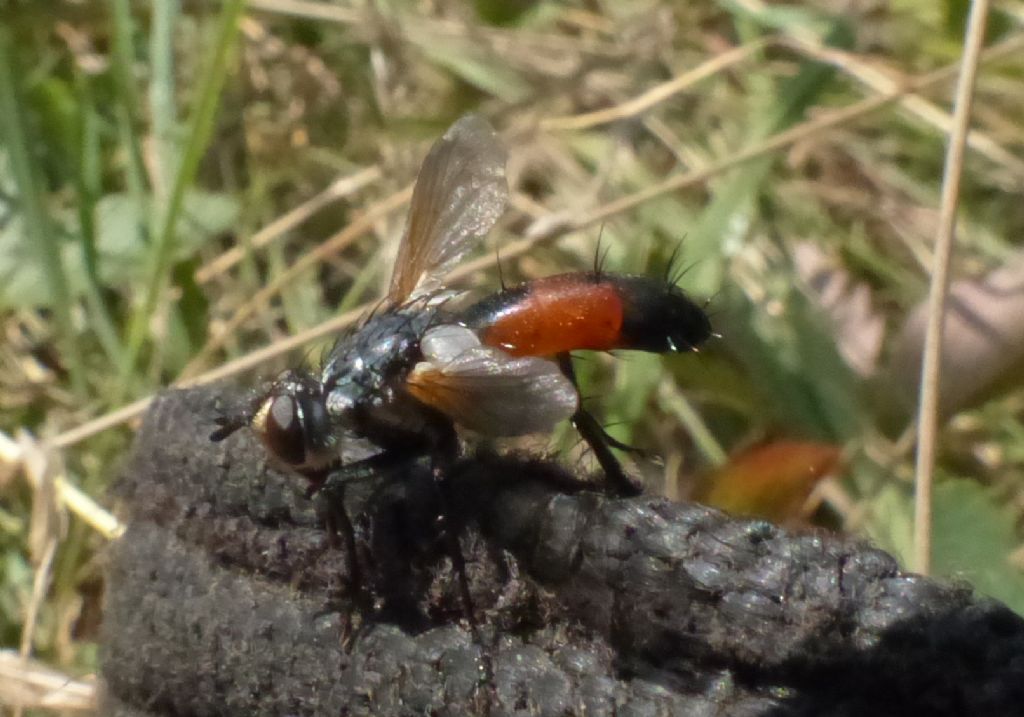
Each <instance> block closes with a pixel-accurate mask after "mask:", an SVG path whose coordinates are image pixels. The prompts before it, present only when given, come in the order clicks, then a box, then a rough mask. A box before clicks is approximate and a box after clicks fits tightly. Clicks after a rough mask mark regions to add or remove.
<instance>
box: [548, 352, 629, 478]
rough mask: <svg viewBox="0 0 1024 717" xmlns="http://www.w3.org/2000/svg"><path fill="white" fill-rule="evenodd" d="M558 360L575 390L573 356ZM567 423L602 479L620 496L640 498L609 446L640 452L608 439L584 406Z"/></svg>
mask: <svg viewBox="0 0 1024 717" xmlns="http://www.w3.org/2000/svg"><path fill="white" fill-rule="evenodd" d="M557 360H558V367H559V368H560V369H562V373H563V374H565V377H566V378H568V379H569V380H570V381H572V385H573V386H575V387H577V389H578V388H579V386H578V384H577V383H576V371H575V369H574V368H573V366H572V357H571V356H570V355H569V354H568V353H560V354H558V356H557ZM570 420H572V425H573V426H575V427H576V430H577V431H579V434H580V436H581V437H582V438H583V440H584V441H586V442H587V445H588V446H590V450H591V451H593V452H594V458H596V459H597V462H598V465H600V466H601V470H602V471H604V475H605V478H606V479H607V480H608V483H609V484H610V485H611V486H612V487H613V488H614V489H615V490H616V492H618V493H619V495H622V496H633V495H640V493H641V492H642V489H641V488H640V486H638V485H637V484H636V482H635V481H633V479H632V478H630V477H629V476H627V475H626V472H625V471H624V470H622V464H621V463H619V459H618V458H616V457H615V455H614V454H613V453H612V451H611V448H610V446H612V447H615V448H618V449H619V450H625V451H630V452H637V453H639V452H640V451H639V449H637V448H634V447H633V446H628V445H626V444H625V443H622V442H621V441H618V440H616V439H615V438H613V437H612V436H609V435H608V432H607V431H605V430H604V428H603V427H602V426H601V424H600V423H598V422H597V419H596V418H594V417H593V416H592V415H591V414H590V413H588V412H587V410H586V409H584V408H583V406H580V407H579V408H577V409H576V413H574V414H573V415H572V418H571V419H570Z"/></svg>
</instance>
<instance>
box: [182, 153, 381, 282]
mask: <svg viewBox="0 0 1024 717" xmlns="http://www.w3.org/2000/svg"><path fill="white" fill-rule="evenodd" d="M380 177H381V171H380V168H379V167H376V166H374V167H367V168H365V169H361V170H359V171H358V172H356V173H355V174H350V175H346V176H344V177H339V178H338V179H336V180H334V181H333V182H331V183H330V184H329V185H328V186H327V189H324V190H323V191H322V192H318V193H317V194H316V195H314V196H312V197H310V198H309V199H307V200H306V201H304V202H303V203H302V204H300V205H299V206H297V207H295V208H294V209H291V210H289V211H287V212H285V213H284V214H283V215H281V216H280V217H278V218H277V219H275V220H274V221H272V222H270V224H268V225H267V226H265V227H263V228H262V229H260V230H259V231H258V232H256V233H255V234H253V235H252V236H251V237H249V240H248V241H246V242H243V243H242V244H240V245H238V246H234V247H232V248H231V249H229V250H227V251H226V252H224V253H223V254H221V255H220V256H218V257H217V258H216V259H214V260H213V261H210V262H207V263H206V264H204V265H202V266H201V267H199V268H198V269H196V274H195V279H196V283H197V284H205V283H207V282H209V281H210V280H212V279H214V278H216V277H217V276H220V275H221V274H224V273H226V272H228V271H229V270H231V269H232V268H233V267H234V266H235V265H237V264H238V263H239V262H240V261H242V259H243V258H244V257H245V255H246V253H248V252H251V251H253V250H254V249H262V248H263V247H265V246H267V245H268V244H270V243H271V242H273V241H275V240H277V239H279V238H280V237H282V236H284V234H285V233H286V232H290V231H291V230H292V229H295V228H296V227H298V226H300V225H301V224H302V223H303V222H305V221H306V220H307V219H309V218H310V217H312V216H313V215H314V214H316V213H317V212H319V211H320V210H321V209H324V208H326V207H329V206H330V205H331V204H333V203H334V202H336V201H338V200H339V199H344V198H345V197H347V196H349V195H351V194H353V193H355V192H358V191H359V190H360V189H362V188H364V187H366V186H367V185H369V184H372V183H373V182H376V181H377V180H378V179H380Z"/></svg>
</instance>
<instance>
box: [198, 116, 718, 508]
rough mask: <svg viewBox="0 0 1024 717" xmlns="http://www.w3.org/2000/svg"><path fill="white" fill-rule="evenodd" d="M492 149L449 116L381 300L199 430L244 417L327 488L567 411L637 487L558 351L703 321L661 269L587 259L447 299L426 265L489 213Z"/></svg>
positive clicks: (448, 264) (687, 336)
mask: <svg viewBox="0 0 1024 717" xmlns="http://www.w3.org/2000/svg"><path fill="white" fill-rule="evenodd" d="M505 160H506V154H505V151H504V149H503V148H502V147H501V145H500V144H499V142H498V139H497V136H496V134H495V132H494V130H493V129H492V128H491V126H490V125H489V124H488V123H487V122H486V121H485V120H483V119H481V118H480V117H478V116H475V115H467V116H465V117H462V118H461V119H459V120H458V121H457V122H455V124H453V125H452V126H451V127H450V128H449V129H448V131H447V132H445V134H444V136H442V137H441V139H439V140H438V141H437V142H436V143H435V144H434V146H433V147H432V148H431V150H430V152H429V153H428V154H427V156H426V158H425V159H424V161H423V165H422V167H421V168H420V171H419V175H418V177H417V180H416V186H415V189H414V191H413V196H412V201H411V206H410V210H409V217H408V221H407V226H406V229H405V235H404V237H403V239H402V242H401V245H400V247H399V252H398V258H397V260H396V262H395V267H394V270H393V274H392V277H391V282H390V285H389V289H388V294H387V297H386V300H385V302H384V305H383V308H382V309H381V310H378V311H377V312H375V313H374V314H372V315H371V316H369V317H368V318H367V319H365V320H364V322H363V323H362V324H361V325H360V326H359V327H358V328H357V329H356V330H355V331H353V332H351V333H349V334H347V335H345V336H343V337H342V338H340V339H339V340H338V341H337V343H336V344H335V345H334V347H333V349H332V350H331V351H330V353H329V354H328V355H327V358H326V360H325V361H324V363H323V366H322V368H321V369H320V370H319V372H311V371H289V372H287V373H285V374H283V375H282V376H280V377H279V378H278V379H277V380H276V381H274V382H272V383H271V384H270V385H269V386H268V387H267V388H266V390H264V391H263V392H262V393H260V394H259V396H258V397H257V399H256V400H255V401H254V402H252V404H251V405H250V406H248V407H247V408H246V409H245V410H242V411H240V412H238V413H235V414H233V415H228V416H225V417H224V418H222V420H221V422H220V423H221V426H220V428H219V429H218V430H217V431H216V432H214V433H213V435H212V436H211V438H212V439H213V440H215V441H220V440H222V439H224V438H226V437H227V436H228V435H230V434H231V433H233V432H234V431H236V430H237V429H239V428H242V427H246V426H247V427H249V428H250V429H252V431H253V432H254V433H255V434H256V435H257V436H258V437H259V438H260V440H261V441H262V443H263V444H264V445H265V446H266V448H267V450H268V451H269V453H270V454H271V455H272V456H273V457H274V458H275V459H277V460H278V461H279V462H281V463H284V464H285V465H286V466H288V467H289V468H291V469H292V470H294V471H295V472H297V473H299V474H301V475H303V476H304V477H305V478H307V479H308V480H309V481H310V493H314V492H316V491H319V490H327V491H328V492H329V493H340V492H342V491H343V489H344V485H345V484H346V483H348V482H350V481H352V480H356V479H360V478H367V477H372V476H375V475H379V474H380V473H381V472H383V471H386V470H387V469H388V468H389V467H394V466H397V465H400V464H402V463H403V462H407V461H409V460H414V459H416V458H419V457H424V456H426V457H428V458H429V460H430V462H431V467H432V470H433V471H434V474H435V477H436V478H438V479H442V478H443V477H444V474H445V472H446V470H447V468H448V467H450V466H451V464H452V462H453V461H454V460H455V459H456V458H457V457H458V452H459V441H458V434H457V428H456V427H461V428H464V429H469V430H472V431H474V432H476V433H479V434H482V435H484V436H493V437H499V436H520V435H526V434H532V433H543V432H547V431H550V430H551V429H552V428H553V427H554V426H555V425H556V424H557V423H558V422H560V421H563V420H565V419H571V420H572V421H573V423H574V425H575V426H576V427H577V429H578V430H579V431H580V434H581V436H582V437H583V438H584V440H585V441H586V442H587V443H588V444H589V446H590V447H591V449H592V450H593V452H594V454H595V456H596V458H597V460H598V461H599V463H600V465H601V467H602V469H603V471H604V472H605V474H606V476H607V478H608V480H609V482H610V484H611V485H613V486H614V487H615V488H616V489H617V490H618V492H620V493H622V494H635V493H637V492H639V490H638V488H637V487H636V485H635V484H634V483H633V481H632V480H631V479H630V478H629V477H628V476H627V475H626V474H625V473H624V471H623V470H622V468H621V466H620V464H619V462H618V460H617V458H616V457H615V456H614V455H613V454H612V452H611V450H610V447H615V448H626V449H628V448H629V447H628V446H624V445H623V444H620V443H618V442H616V441H615V440H614V439H613V438H611V437H610V436H608V434H607V433H605V432H604V430H603V428H602V427H601V426H600V424H599V423H597V421H596V420H595V419H594V418H593V417H592V416H590V414H588V413H587V412H586V411H585V410H584V409H583V408H582V407H581V406H580V396H579V391H578V390H577V387H576V381H575V376H574V373H573V369H572V362H571V359H570V352H571V351H575V350H595V351H607V350H611V349H635V350H640V351H649V352H657V353H663V352H678V351H687V350H696V348H697V347H698V346H699V345H700V344H702V343H703V342H704V341H706V340H707V339H708V338H709V337H710V336H711V335H712V330H711V324H710V322H709V320H708V317H707V315H706V314H705V313H704V311H703V310H702V309H701V307H699V306H698V305H697V304H696V303H694V302H693V301H691V300H690V299H689V298H688V297H687V296H686V295H685V294H684V293H683V292H682V291H681V290H680V289H679V288H678V287H676V286H675V284H674V283H672V282H670V281H667V280H660V279H653V278H648V277H643V276H628V275H622V274H614V273H607V272H604V271H600V270H597V269H595V270H594V271H590V272H575V273H569V274H561V275H558V276H551V277H546V278H542V279H537V280H534V281H528V282H526V283H524V284H521V285H519V286H516V287H511V288H503V289H502V290H501V291H499V292H497V293H494V294H492V295H490V296H487V297H485V298H483V299H481V300H479V301H477V302H475V303H473V304H471V305H469V306H468V307H462V308H454V307H453V304H454V302H452V301H451V300H450V299H451V296H452V294H451V293H450V292H446V291H445V288H444V285H443V283H442V277H443V276H444V275H445V274H446V273H447V272H448V271H450V270H451V269H452V268H453V267H454V266H455V265H456V264H457V263H458V262H459V260H460V259H461V258H462V257H463V256H465V254H466V253H467V252H468V251H470V250H471V249H472V248H473V247H474V246H476V245H477V244H478V243H479V241H480V240H481V239H482V238H483V237H484V236H485V235H486V234H487V232H488V231H490V229H491V228H492V227H493V226H494V224H495V223H496V222H497V221H498V219H499V217H501V215H502V214H503V212H504V210H505V204H506V201H507V198H508V185H507V182H506V179H505ZM352 439H362V440H364V441H368V442H369V443H370V444H372V445H373V446H374V447H375V452H374V453H372V454H371V455H370V456H369V457H368V458H364V459H362V460H358V461H353V462H348V463H344V462H343V461H342V460H341V453H342V447H343V446H342V444H343V443H345V442H346V441H349V440H352Z"/></svg>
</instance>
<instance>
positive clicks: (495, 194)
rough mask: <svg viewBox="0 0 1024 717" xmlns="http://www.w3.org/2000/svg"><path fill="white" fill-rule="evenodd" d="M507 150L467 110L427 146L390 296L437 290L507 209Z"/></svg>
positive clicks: (401, 298) (393, 298) (405, 296)
mask: <svg viewBox="0 0 1024 717" xmlns="http://www.w3.org/2000/svg"><path fill="white" fill-rule="evenodd" d="M505 158H506V157H505V150H504V148H503V147H502V146H501V145H500V144H499V142H498V138H497V136H496V135H495V132H494V129H493V128H492V127H491V126H490V124H488V123H487V121H486V120H484V119H483V118H481V117H479V116H477V115H466V116H464V117H462V118H461V119H459V120H458V121H457V122H455V124H453V125H452V126H451V127H449V128H448V131H447V132H445V133H444V136H442V137H441V139H439V140H438V141H437V142H436V143H434V146H433V147H431V149H430V152H429V153H428V154H427V156H426V159H424V160H423V165H422V166H421V167H420V172H419V175H418V176H417V177H416V187H415V189H414V190H413V194H412V203H411V205H410V207H409V219H408V223H407V225H406V228H405V235H404V236H403V237H402V243H401V245H400V246H399V249H398V258H397V259H396V260H395V269H394V273H393V274H392V276H391V286H390V288H389V289H388V299H389V300H390V302H391V304H392V305H397V304H401V303H402V302H404V301H405V300H406V299H408V298H409V297H410V296H413V295H422V294H426V293H429V292H431V291H434V290H436V289H437V288H439V286H440V278H441V276H442V275H443V274H445V273H446V272H448V271H449V270H450V269H451V268H452V267H453V266H454V265H455V263H456V262H458V260H459V259H461V258H462V256H463V255H465V253H466V252H467V251H469V250H470V249H471V248H472V247H473V245H474V244H475V243H476V242H477V241H478V240H479V239H480V238H481V237H483V236H484V235H485V234H487V232H488V231H490V229H491V227H493V226H494V224H495V222H497V221H498V218H499V217H500V216H501V215H502V213H503V212H504V211H505V202H506V200H507V199H508V183H507V182H506V180H505Z"/></svg>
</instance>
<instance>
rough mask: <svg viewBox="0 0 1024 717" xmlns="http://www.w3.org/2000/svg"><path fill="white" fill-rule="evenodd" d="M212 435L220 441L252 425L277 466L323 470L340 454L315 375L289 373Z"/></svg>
mask: <svg viewBox="0 0 1024 717" xmlns="http://www.w3.org/2000/svg"><path fill="white" fill-rule="evenodd" d="M219 423H220V428H219V429H217V430H216V431H214V433H213V434H212V435H211V436H210V439H211V440H213V441H222V440H224V439H225V438H227V437H228V436H229V435H231V434H232V433H234V432H235V431H237V430H238V429H240V428H244V427H248V428H250V429H251V430H252V432H253V433H255V434H256V436H257V437H258V438H259V439H260V441H261V442H262V443H263V445H264V446H265V447H266V449H267V451H268V452H269V453H270V455H271V456H273V458H274V459H276V460H277V461H278V462H280V463H283V464H284V465H286V466H288V467H289V468H292V469H294V470H297V471H299V472H300V473H301V472H303V471H307V470H314V469H316V468H319V467H322V466H324V465H326V464H328V463H330V462H331V461H332V460H334V459H336V458H337V456H338V448H339V446H338V445H337V444H338V438H337V436H336V435H335V433H334V431H333V430H332V426H331V421H330V417H329V415H328V413H327V408H326V405H325V396H324V392H323V386H322V385H321V384H320V382H318V381H317V380H316V379H315V378H313V377H312V376H309V375H308V374H302V373H299V372H296V371H288V372H286V373H284V374H282V375H281V376H279V377H278V378H277V380H276V381H274V382H272V383H271V384H269V385H268V386H267V387H266V388H264V390H262V391H260V392H259V393H258V394H256V396H255V398H254V399H253V400H252V401H251V402H250V403H249V405H248V406H247V407H246V408H244V409H243V410H241V411H238V412H237V413H235V414H232V415H228V416H224V417H222V418H221V419H220V420H219Z"/></svg>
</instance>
